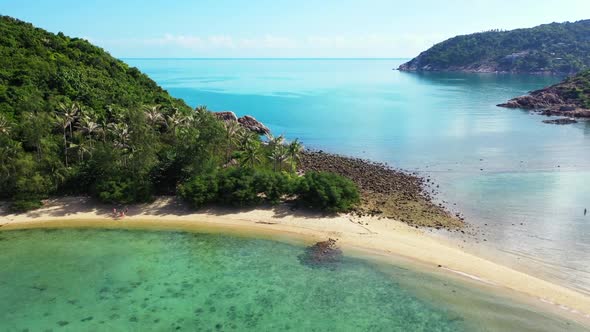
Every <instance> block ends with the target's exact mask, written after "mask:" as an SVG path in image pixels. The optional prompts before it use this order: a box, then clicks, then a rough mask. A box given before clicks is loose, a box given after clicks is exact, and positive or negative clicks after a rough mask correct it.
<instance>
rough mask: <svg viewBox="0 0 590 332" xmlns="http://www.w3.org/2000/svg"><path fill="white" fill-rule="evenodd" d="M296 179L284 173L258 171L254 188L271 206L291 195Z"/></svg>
mask: <svg viewBox="0 0 590 332" xmlns="http://www.w3.org/2000/svg"><path fill="white" fill-rule="evenodd" d="M296 180H297V179H296V178H292V177H291V175H290V174H289V173H286V172H280V173H277V172H271V171H258V172H257V174H256V179H255V181H256V187H257V188H258V191H259V192H260V193H262V194H264V196H265V198H266V199H267V200H268V201H269V202H270V203H271V204H273V205H276V204H279V203H280V202H281V199H282V198H283V197H285V196H288V195H292V194H293V193H294V191H295V187H296Z"/></svg>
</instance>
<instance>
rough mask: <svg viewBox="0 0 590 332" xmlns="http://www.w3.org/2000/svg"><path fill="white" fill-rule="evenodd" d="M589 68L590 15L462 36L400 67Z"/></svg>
mask: <svg viewBox="0 0 590 332" xmlns="http://www.w3.org/2000/svg"><path fill="white" fill-rule="evenodd" d="M586 68H590V20H584V21H578V22H574V23H569V22H566V23H551V24H545V25H540V26H537V27H534V28H530V29H517V30H511V31H498V30H496V31H487V32H482V33H474V34H470V35H464V36H457V37H454V38H451V39H448V40H446V41H444V42H442V43H439V44H437V45H434V46H433V47H431V48H430V49H428V50H427V51H424V52H422V53H421V54H420V55H419V56H417V57H416V58H414V59H412V60H411V61H409V62H407V63H404V64H402V65H401V66H399V68H398V69H399V70H402V71H459V72H474V73H490V72H500V73H552V74H573V73H577V72H579V71H581V70H584V69H586Z"/></svg>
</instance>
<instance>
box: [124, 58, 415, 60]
mask: <svg viewBox="0 0 590 332" xmlns="http://www.w3.org/2000/svg"><path fill="white" fill-rule="evenodd" d="M118 59H121V60H166V59H174V60H407V59H411V58H404V57H401V58H400V57H394V58H387V57H385V58H384V57H350V58H349V57H340V58H330V57H300V58H298V57H119V58H118Z"/></svg>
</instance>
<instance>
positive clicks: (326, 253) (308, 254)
mask: <svg viewBox="0 0 590 332" xmlns="http://www.w3.org/2000/svg"><path fill="white" fill-rule="evenodd" d="M298 258H299V261H300V262H301V264H303V265H307V266H310V267H327V268H332V269H334V268H336V266H337V264H338V263H340V261H341V260H342V250H340V249H339V248H338V246H337V245H336V240H334V239H328V240H327V241H321V242H318V243H316V244H314V245H313V246H310V247H307V248H306V249H305V252H304V253H303V254H301V255H299V257H298Z"/></svg>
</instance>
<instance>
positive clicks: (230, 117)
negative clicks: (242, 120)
mask: <svg viewBox="0 0 590 332" xmlns="http://www.w3.org/2000/svg"><path fill="white" fill-rule="evenodd" d="M212 113H213V115H215V117H216V118H217V119H219V120H221V121H238V117H237V116H236V113H234V112H230V111H223V112H212Z"/></svg>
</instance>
